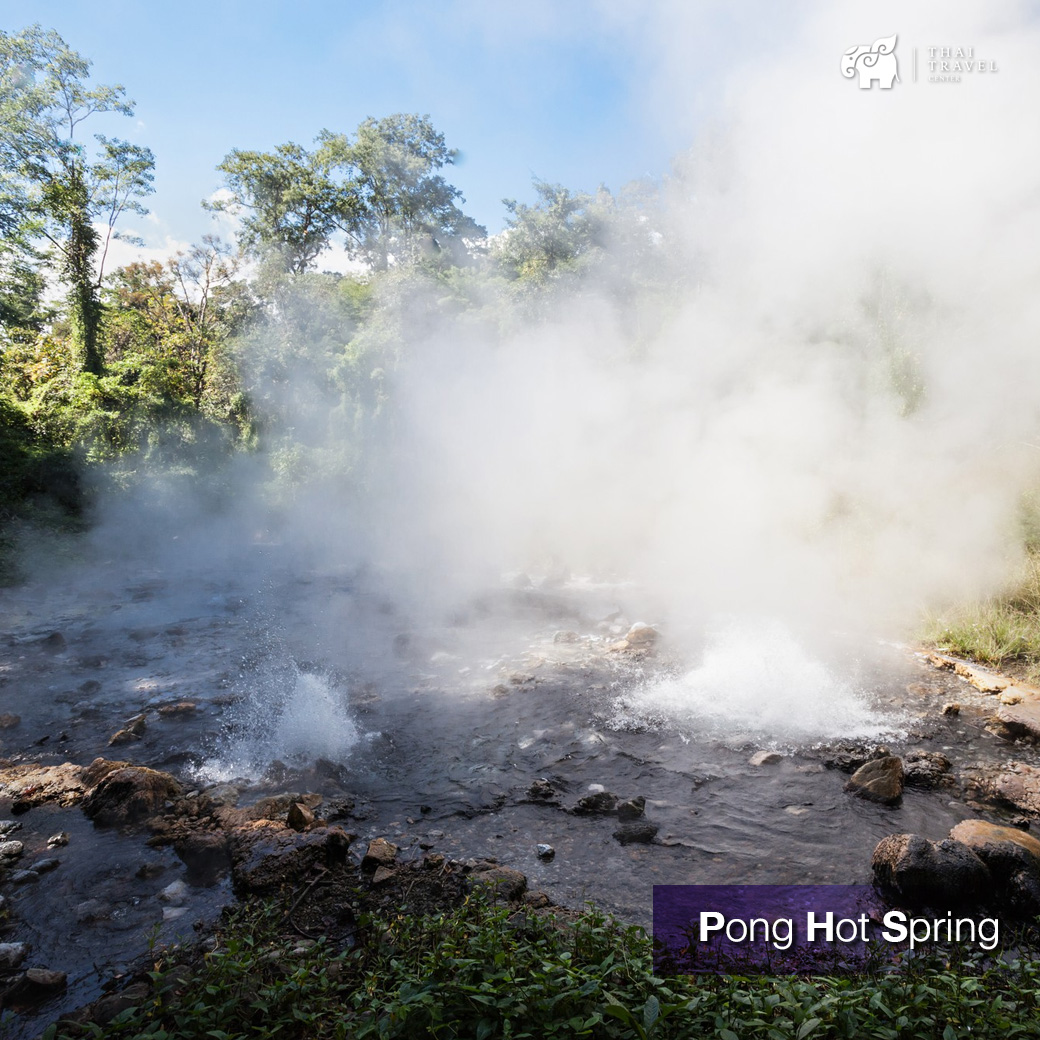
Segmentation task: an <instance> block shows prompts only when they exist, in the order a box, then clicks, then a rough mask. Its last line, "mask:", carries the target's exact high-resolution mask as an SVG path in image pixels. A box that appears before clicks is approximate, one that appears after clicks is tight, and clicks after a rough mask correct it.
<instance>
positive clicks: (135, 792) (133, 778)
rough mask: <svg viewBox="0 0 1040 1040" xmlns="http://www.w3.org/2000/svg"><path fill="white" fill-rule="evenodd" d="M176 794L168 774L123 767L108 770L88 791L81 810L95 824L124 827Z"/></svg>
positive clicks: (158, 807)
mask: <svg viewBox="0 0 1040 1040" xmlns="http://www.w3.org/2000/svg"><path fill="white" fill-rule="evenodd" d="M180 794H181V785H180V784H179V783H177V781H176V780H175V779H174V778H173V777H172V776H170V774H169V773H160V772H159V771H158V770H155V769H147V768H145V767H144V766H124V767H123V768H122V769H116V770H114V771H112V772H110V773H108V774H107V775H106V776H105V777H104V779H103V780H101V782H100V783H99V784H98V785H97V787H95V788H94V790H93V791H91V792H90V794H89V795H88V796H87V797H86V798H85V799H84V801H83V811H84V812H85V813H86V814H87V816H88V817H90V819H92V820H93V821H94V822H95V823H96V824H101V825H102V826H117V827H119V826H125V825H127V824H131V823H137V822H138V821H140V820H143V819H145V818H146V817H148V816H152V815H153V814H155V813H156V812H157V811H158V810H159V809H161V808H162V807H163V805H164V804H165V803H166V802H167V800H169V799H172V798H177V797H179V796H180Z"/></svg>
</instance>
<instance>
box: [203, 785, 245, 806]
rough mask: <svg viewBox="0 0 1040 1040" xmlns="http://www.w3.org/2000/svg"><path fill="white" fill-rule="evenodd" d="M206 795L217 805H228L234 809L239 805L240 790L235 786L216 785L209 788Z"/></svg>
mask: <svg viewBox="0 0 1040 1040" xmlns="http://www.w3.org/2000/svg"><path fill="white" fill-rule="evenodd" d="M204 794H205V795H206V797H207V798H208V799H209V800H210V801H211V802H213V803H214V804H215V805H227V806H231V807H232V808H233V807H234V806H236V805H237V804H238V795H239V791H238V788H237V787H235V785H234V784H214V785H213V786H212V787H207V788H206V790H205V792H204Z"/></svg>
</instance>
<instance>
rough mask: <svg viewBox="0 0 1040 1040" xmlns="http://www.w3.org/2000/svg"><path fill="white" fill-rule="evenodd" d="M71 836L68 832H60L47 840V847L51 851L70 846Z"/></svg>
mask: <svg viewBox="0 0 1040 1040" xmlns="http://www.w3.org/2000/svg"><path fill="white" fill-rule="evenodd" d="M68 843H69V834H68V831H58V833H57V834H52V835H51V836H50V837H49V838H48V839H47V847H48V848H50V849H57V848H60V847H61V846H63V845H68Z"/></svg>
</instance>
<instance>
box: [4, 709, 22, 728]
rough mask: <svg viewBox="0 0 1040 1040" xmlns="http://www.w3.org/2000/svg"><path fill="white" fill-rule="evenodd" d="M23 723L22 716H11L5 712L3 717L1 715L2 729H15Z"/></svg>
mask: <svg viewBox="0 0 1040 1040" xmlns="http://www.w3.org/2000/svg"><path fill="white" fill-rule="evenodd" d="M21 721H22V717H21V715H11V714H10V713H8V712H5V713H4V714H3V715H0V729H14V727H15V726H17V725H18V724H19V723H20V722H21Z"/></svg>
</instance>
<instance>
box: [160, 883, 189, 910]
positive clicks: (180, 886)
mask: <svg viewBox="0 0 1040 1040" xmlns="http://www.w3.org/2000/svg"><path fill="white" fill-rule="evenodd" d="M159 898H160V899H161V900H162V901H163V902H164V903H171V904H173V905H174V906H179V905H180V904H181V903H183V902H184V900H185V899H187V898H188V886H187V885H186V884H185V883H184V882H183V881H179V880H178V881H171V882H170V883H169V884H168V885H167V886H166V887H165V888H164V889H163V890H162V891H161V892H160V893H159Z"/></svg>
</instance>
